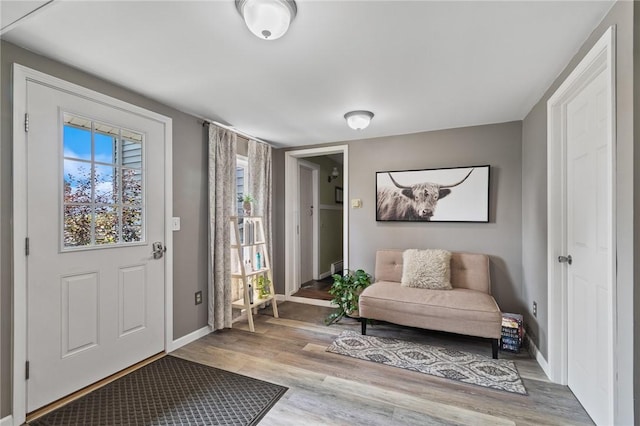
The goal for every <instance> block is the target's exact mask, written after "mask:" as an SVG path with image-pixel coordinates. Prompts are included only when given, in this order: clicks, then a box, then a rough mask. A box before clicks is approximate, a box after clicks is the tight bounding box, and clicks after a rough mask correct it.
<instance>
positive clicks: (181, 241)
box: [0, 41, 207, 418]
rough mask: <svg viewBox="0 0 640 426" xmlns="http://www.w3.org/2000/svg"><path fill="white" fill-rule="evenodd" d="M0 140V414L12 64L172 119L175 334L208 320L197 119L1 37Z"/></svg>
mask: <svg viewBox="0 0 640 426" xmlns="http://www.w3.org/2000/svg"><path fill="white" fill-rule="evenodd" d="M1 43H2V44H1V50H2V52H1V61H0V75H1V80H0V83H1V87H2V91H1V96H2V99H1V104H0V105H1V127H2V129H1V137H2V139H1V141H2V142H1V144H0V172H1V173H2V175H1V176H0V206H1V207H0V228H1V229H2V230H3V232H2V234H1V235H0V238H1V240H0V247H1V250H0V254H1V257H0V265H1V268H0V269H1V274H0V301H1V303H2V305H1V306H0V324H1V334H0V348H1V349H0V358H1V360H2V364H1V366H0V367H1V368H0V378H1V379H0V394H1V395H2V400H1V401H0V418H3V417H5V416H7V415H9V414H11V403H12V396H11V376H12V371H11V364H10V359H11V354H12V347H11V327H12V325H11V324H12V314H11V297H12V285H11V276H12V275H11V268H12V266H11V235H10V232H8V230H10V229H11V222H10V220H11V208H12V207H11V185H12V181H11V167H12V166H11V152H12V148H11V146H12V137H11V135H12V129H11V126H12V110H11V108H12V103H11V65H12V63H14V62H16V63H19V64H22V65H25V66H27V67H30V68H33V69H36V70H38V71H42V72H45V73H47V74H50V75H53V76H55V77H59V78H62V79H64V80H67V81H70V82H72V83H76V84H79V85H81V86H85V87H88V88H90V89H93V90H96V91H98V92H101V93H104V94H107V95H110V96H113V97H115V98H118V99H121V100H123V101H126V102H129V103H132V104H134V105H138V106H141V107H143V108H147V109H149V110H152V111H155V112H158V113H160V114H164V115H166V116H168V117H171V118H172V119H173V215H174V216H180V217H181V219H182V224H181V225H182V230H181V231H179V232H174V234H173V237H174V252H173V256H174V257H173V259H174V277H173V285H174V294H173V300H174V306H173V309H174V325H173V327H174V338H179V337H181V336H183V335H185V334H188V333H190V332H192V331H194V330H197V329H199V328H201V327H204V326H205V325H206V324H207V304H206V303H203V304H201V305H198V306H195V305H194V293H195V292H196V291H198V290H202V292H203V294H204V296H205V297H206V293H207V208H206V206H207V192H206V188H207V175H206V171H207V167H206V163H207V148H206V143H205V137H204V131H203V127H202V124H201V122H199V121H198V120H197V119H196V118H195V117H192V116H189V115H187V114H184V113H181V112H179V111H176V110H174V109H172V108H169V107H167V106H165V105H162V104H159V103H157V102H154V101H152V100H149V99H147V98H145V97H142V96H140V95H137V94H135V93H133V92H131V91H129V90H127V89H124V88H122V87H119V86H116V85H113V84H110V83H108V82H106V81H104V80H100V79H98V78H96V77H93V76H91V75H89V74H86V73H84V72H81V71H78V70H77V69H74V68H70V67H68V66H65V65H63V64H60V63H58V62H54V61H51V60H49V59H46V58H44V57H41V56H38V55H35V54H33V53H31V52H29V51H26V50H24V49H21V48H19V47H16V46H14V45H12V44H9V43H6V42H4V41H2V42H1Z"/></svg>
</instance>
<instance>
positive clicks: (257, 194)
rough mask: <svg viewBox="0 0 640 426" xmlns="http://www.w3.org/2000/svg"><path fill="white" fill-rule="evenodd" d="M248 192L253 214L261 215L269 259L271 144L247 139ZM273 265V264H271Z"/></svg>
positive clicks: (271, 251)
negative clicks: (250, 197)
mask: <svg viewBox="0 0 640 426" xmlns="http://www.w3.org/2000/svg"><path fill="white" fill-rule="evenodd" d="M248 151H249V152H248V162H249V193H250V194H251V195H252V196H253V198H254V202H253V208H254V213H253V214H254V215H256V216H262V222H263V224H264V238H265V242H266V249H267V252H268V255H269V259H271V254H272V253H273V250H272V246H271V241H272V240H271V205H272V201H271V146H269V145H267V144H265V143H262V142H258V141H255V140H249V150H248ZM271 266H272V267H273V264H272V265H271Z"/></svg>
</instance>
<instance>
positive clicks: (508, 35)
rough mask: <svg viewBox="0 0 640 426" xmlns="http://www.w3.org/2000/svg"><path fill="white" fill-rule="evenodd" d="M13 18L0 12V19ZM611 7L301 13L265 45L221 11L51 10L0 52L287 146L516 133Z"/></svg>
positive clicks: (352, 8)
mask: <svg viewBox="0 0 640 426" xmlns="http://www.w3.org/2000/svg"><path fill="white" fill-rule="evenodd" d="M33 3H35V4H38V3H43V2H33ZM21 4H22V5H24V2H22V1H16V2H11V1H6V0H3V1H2V5H1V7H2V12H3V16H4V15H7V14H9V15H11V16H14V15H15V14H17V13H19V12H16V10H18V9H17V8H20V7H23V6H21ZM612 4H613V2H611V1H606V2H605V1H496V2H493V1H491V2H489V1H479V0H476V1H465V2H462V1H439V2H436V1H364V0H363V1H344V0H343V1H326V0H324V1H323V0H315V1H310V0H300V1H298V16H297V17H296V19H295V20H294V22H293V23H292V25H291V28H290V29H289V32H288V33H287V34H286V35H285V36H284V37H282V38H281V39H279V40H276V41H272V42H267V41H263V40H260V39H258V38H256V37H255V36H253V35H252V34H251V33H250V32H249V30H248V29H247V28H246V26H245V25H244V23H243V21H242V20H241V18H240V15H239V14H238V13H237V11H236V9H235V5H234V1H233V0H225V1H141V2H134V1H106V2H103V1H88V0H85V1H60V0H56V1H55V2H53V3H51V4H49V5H47V6H46V7H43V8H41V9H40V10H39V11H38V13H34V14H32V15H31V16H30V17H28V18H27V19H24V20H22V21H20V22H19V23H18V24H17V25H13V26H12V27H11V28H10V29H9V31H7V32H5V34H3V35H2V38H3V39H6V40H7V41H9V42H11V43H14V44H17V45H19V46H23V47H25V48H27V49H29V50H32V51H34V52H37V53H40V54H42V55H44V56H48V57H51V58H53V59H56V60H59V61H61V62H64V63H67V64H70V65H72V66H74V67H76V68H80V69H83V70H86V71H88V72H90V73H92V74H95V75H97V76H99V77H101V78H103V79H105V80H109V81H112V82H114V83H117V84H119V85H122V86H125V87H127V88H130V89H131V90H133V91H135V92H138V93H141V94H143V95H146V96H148V97H150V98H153V99H156V100H158V101H160V102H162V103H165V104H168V105H171V106H173V107H175V108H177V109H179V110H182V111H185V112H188V113H191V114H194V115H197V116H200V117H205V118H208V119H212V120H216V121H220V122H222V123H226V124H229V125H232V126H235V127H236V128H237V129H239V130H241V131H244V132H246V133H249V134H251V135H253V136H255V137H258V138H261V139H264V140H268V141H271V142H273V143H274V144H275V145H276V146H300V145H308V144H314V143H322V142H333V141H344V140H351V139H361V138H370V137H378V136H388V135H397V134H405V133H415V132H420V131H427V130H435V129H443V128H453V127H462V126H471V125H478V124H487V123H498V122H506V121H512V120H521V119H523V118H524V116H525V115H526V114H527V113H528V112H529V111H530V109H531V108H532V106H533V105H535V103H536V102H537V101H538V100H539V99H540V98H541V96H542V95H543V93H544V91H545V90H546V89H547V88H548V87H549V85H550V84H551V83H552V82H553V80H554V79H555V78H556V77H557V75H558V74H559V73H560V71H561V70H562V69H563V68H564V67H565V66H566V64H567V62H568V61H569V59H570V58H571V57H572V56H573V55H574V54H575V53H576V52H577V50H578V48H579V47H580V46H581V44H582V43H583V42H584V40H585V39H586V38H587V36H588V35H589V34H590V33H591V31H592V30H593V29H594V28H595V27H596V25H597V24H598V23H599V22H600V21H601V20H602V18H603V17H604V15H605V14H606V13H607V11H608V10H609V9H610V7H611V6H612ZM2 21H3V25H4V21H5V19H4V18H3V19H2ZM354 109H367V110H371V111H373V112H374V113H375V118H374V119H373V121H372V123H371V125H370V127H369V128H367V129H365V130H362V131H354V130H351V129H349V128H348V127H347V126H346V124H345V121H344V119H343V115H344V113H346V112H347V111H350V110H354Z"/></svg>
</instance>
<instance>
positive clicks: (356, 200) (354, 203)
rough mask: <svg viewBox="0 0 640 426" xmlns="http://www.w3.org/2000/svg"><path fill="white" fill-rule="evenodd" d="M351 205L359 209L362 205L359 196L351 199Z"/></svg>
mask: <svg viewBox="0 0 640 426" xmlns="http://www.w3.org/2000/svg"><path fill="white" fill-rule="evenodd" d="M351 207H352V208H354V209H359V208H360V207H362V200H361V199H360V198H354V199H352V200H351Z"/></svg>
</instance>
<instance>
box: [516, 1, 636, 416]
mask: <svg viewBox="0 0 640 426" xmlns="http://www.w3.org/2000/svg"><path fill="white" fill-rule="evenodd" d="M634 12H635V13H636V14H637V13H638V12H637V11H634V2H617V3H616V4H615V5H614V6H613V7H612V8H611V10H610V12H609V13H608V14H607V16H606V17H605V18H604V20H603V21H602V22H601V23H600V25H598V27H597V28H596V29H595V30H594V32H593V33H592V34H591V36H590V37H589V38H588V39H587V40H586V41H585V43H584V44H583V46H582V47H581V48H580V50H579V51H578V53H577V54H576V55H575V56H574V57H573V58H572V59H571V61H570V62H569V64H568V65H567V66H566V68H565V69H564V70H563V71H562V73H561V74H560V75H559V76H558V78H557V79H556V80H555V81H554V82H553V84H551V86H550V87H549V89H548V90H547V92H546V93H545V95H544V96H543V97H542V99H541V100H540V102H538V104H537V105H536V106H535V107H534V108H533V109H532V110H531V112H530V113H529V114H528V115H527V117H526V118H525V119H524V122H523V138H522V154H523V159H522V181H523V187H522V194H523V197H522V210H523V218H522V221H523V223H524V224H525V225H524V226H523V232H522V241H523V244H522V245H523V248H522V255H523V259H522V265H523V287H524V289H523V294H524V295H525V296H526V300H525V305H526V307H527V308H528V309H529V310H528V311H527V318H526V321H527V323H528V324H529V326H530V327H531V330H530V331H533V332H535V334H537V337H536V343H537V345H538V348H539V349H540V351H541V352H542V354H543V356H544V357H545V358H546V357H547V350H548V347H547V330H548V324H547V276H546V271H547V262H546V247H547V222H546V214H547V212H546V200H547V190H546V188H547V180H546V168H547V160H546V156H547V135H546V129H547V116H546V114H547V108H546V102H547V100H548V99H549V98H550V97H551V95H553V93H554V92H555V91H556V90H557V88H558V87H559V86H560V84H562V82H563V81H564V80H565V79H566V77H567V76H568V75H569V74H570V73H571V71H572V70H573V69H574V68H575V66H576V65H577V64H578V63H579V62H580V60H582V58H583V57H584V56H585V54H586V53H587V52H588V51H589V50H590V49H591V47H593V45H594V43H595V42H596V41H597V40H598V39H599V38H600V36H601V35H602V34H603V32H604V31H605V30H606V29H607V28H608V27H609V26H611V25H616V26H617V30H616V80H617V82H616V84H617V89H616V98H617V99H616V102H617V105H616V108H617V115H616V132H617V142H616V143H617V147H616V155H617V159H616V161H617V171H616V179H617V187H616V197H617V200H616V221H617V224H616V226H617V228H616V238H617V256H618V259H617V260H618V276H617V279H618V282H617V304H618V318H617V319H616V323H617V327H618V336H617V347H616V348H615V351H614V352H615V353H616V356H617V360H616V361H617V363H618V366H620V367H621V368H622V370H621V374H619V375H618V380H619V382H620V386H621V387H620V389H622V390H623V391H622V393H621V394H620V396H621V401H622V404H623V405H622V406H621V407H619V409H620V412H621V413H632V412H633V407H632V406H631V404H632V403H633V400H632V398H629V396H630V395H633V380H634V379H633V377H634V375H633V374H631V371H628V370H629V368H630V367H632V366H633V358H634V357H633V355H634V352H633V349H634V342H633V339H634V331H633V325H634V312H633V303H634V289H633V286H634V276H635V275H636V274H639V271H638V268H639V267H640V263H638V262H637V261H638V258H639V257H640V255H639V254H638V253H637V250H634V249H636V248H637V247H638V243H640V227H638V226H636V227H635V228H634V216H633V205H634V202H635V203H636V206H637V205H638V203H639V200H638V197H639V196H640V185H637V186H636V187H635V188H634V155H635V156H636V157H637V156H638V155H639V154H638V153H637V152H635V153H634V139H633V136H634V114H633V103H634V93H633V92H634V90H633V89H634V87H633V82H634V81H633V80H634V75H633V61H634V45H633V41H634V40H633V38H634V28H633V23H634ZM636 19H638V18H637V17H636ZM636 37H637V36H636ZM635 48H636V49H637V48H638V46H637V44H636V47H635ZM636 57H637V55H636ZM636 74H637V73H636ZM636 99H637V95H636ZM636 131H637V130H636ZM635 164H636V165H638V166H640V162H638V161H637V160H636V161H635ZM637 168H638V167H636V169H637ZM637 173H638V172H636V175H635V179H639V177H638V175H637ZM636 216H638V215H636ZM635 221H639V219H638V218H637V217H636V219H635ZM634 259H635V260H636V263H635V265H638V267H636V266H634ZM635 297H636V298H638V295H635ZM533 300H537V301H538V318H537V320H536V319H534V318H533V316H532V315H531V314H530V309H531V308H530V307H531V303H532V301H533ZM636 315H637V314H636ZM637 319H638V318H637V317H636V320H637ZM636 335H637V334H636ZM638 353H639V352H636V354H638ZM637 358H638V357H637V356H636V359H637ZM635 375H637V372H636V373H635ZM638 384H639V385H640V383H638ZM620 424H631V420H630V418H627V417H622V418H620Z"/></svg>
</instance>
